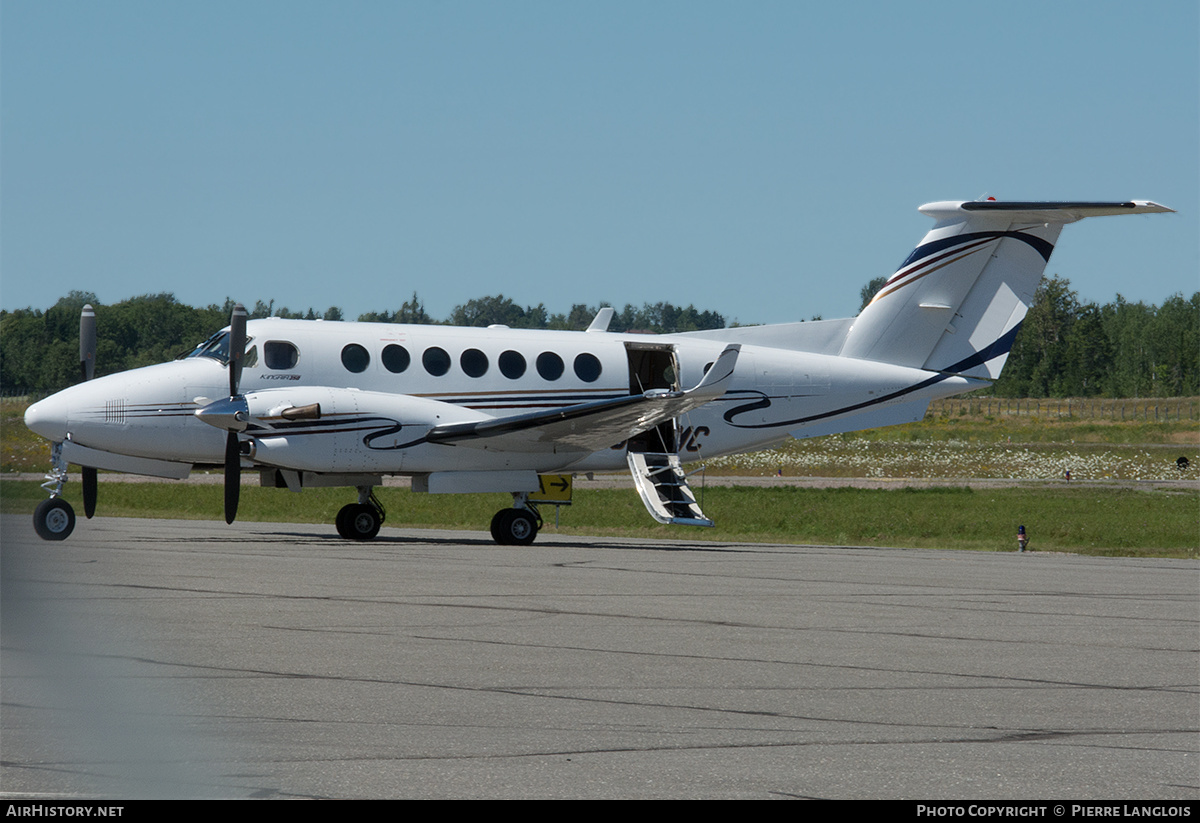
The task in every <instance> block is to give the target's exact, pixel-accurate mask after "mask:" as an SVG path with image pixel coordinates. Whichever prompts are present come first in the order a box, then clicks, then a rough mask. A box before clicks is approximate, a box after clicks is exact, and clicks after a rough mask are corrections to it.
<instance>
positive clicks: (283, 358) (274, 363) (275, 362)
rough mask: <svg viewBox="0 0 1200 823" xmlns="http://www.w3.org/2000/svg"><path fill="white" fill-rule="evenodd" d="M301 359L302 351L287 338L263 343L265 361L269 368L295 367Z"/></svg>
mask: <svg viewBox="0 0 1200 823" xmlns="http://www.w3.org/2000/svg"><path fill="white" fill-rule="evenodd" d="M299 361H300V352H299V351H297V349H296V347H295V346H294V345H292V344H291V343H289V342H287V341H286V340H268V341H267V342H265V343H263V362H264V363H266V366H267V368H268V369H275V370H282V369H291V368H295V366H296V363H298V362H299Z"/></svg>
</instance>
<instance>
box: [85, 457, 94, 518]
mask: <svg viewBox="0 0 1200 823" xmlns="http://www.w3.org/2000/svg"><path fill="white" fill-rule="evenodd" d="M82 479H83V514H84V516H85V517H87V518H88V519H89V520H91V519H92V515H94V514H95V513H96V470H95V469H93V468H92V467H91V466H84V467H83V478H82Z"/></svg>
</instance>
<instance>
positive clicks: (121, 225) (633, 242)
mask: <svg viewBox="0 0 1200 823" xmlns="http://www.w3.org/2000/svg"><path fill="white" fill-rule="evenodd" d="M1198 8H1200V4H1197V3H1196V2H1194V0H1174V1H1170V0H1169V1H1168V2H1147V3H1129V2H1098V1H1097V0H1088V1H1087V2H1077V1H1076V0H1067V1H1066V2H1053V3H1047V2H1026V1H1025V0H1014V1H1011V2H1005V3H962V2H951V3H946V2H913V3H892V2H888V3H884V2H879V3H867V2H847V3H827V2H826V3H816V2H797V1H796V0H792V1H791V2H766V1H765V0H754V1H753V2H744V1H740V2H697V1H696V0H692V1H690V2H558V1H557V0H556V1H554V2H534V1H532V0H530V1H522V0H507V1H505V2H500V0H494V1H493V2H470V1H469V0H463V1H461V2H399V1H398V0H395V1H392V0H389V1H388V2H382V0H378V1H375V2H337V3H334V2H295V0H289V2H264V1H262V0H259V1H258V2H253V1H251V2H225V1H224V0H204V2H184V1H183V0H181V1H180V2H159V1H158V0H154V1H153V2H128V0H108V1H107V2H91V1H90V0H89V1H88V2H75V1H72V2H40V1H39V2H34V0H3V1H2V4H0V38H2V39H0V71H2V73H0V83H2V85H0V306H2V307H3V308H6V309H15V308H23V307H26V306H33V307H36V308H46V307H48V306H50V305H52V304H53V303H54V301H55V300H57V299H58V298H59V297H61V296H63V295H65V294H66V293H67V292H69V291H71V290H84V291H92V292H95V293H96V294H97V295H98V297H99V299H100V301H101V302H103V303H112V302H117V301H119V300H122V299H124V298H126V297H131V296H134V295H138V294H146V293H157V292H164V291H166V292H173V293H174V294H175V295H176V296H177V297H178V298H179V299H180V300H181V301H183V302H185V303H189V304H192V305H207V304H209V303H221V302H223V301H224V299H225V298H226V297H227V296H228V297H232V298H234V299H237V300H241V301H243V302H246V303H250V304H252V303H253V302H254V301H255V300H259V299H262V300H267V299H274V300H275V301H276V305H277V306H287V307H289V308H292V309H301V310H303V309H307V308H309V307H313V308H316V309H318V310H323V309H325V308H326V307H328V306H331V305H336V306H340V307H341V308H342V309H343V311H344V312H345V314H346V315H347V317H349V318H353V317H356V316H357V315H358V314H360V313H362V312H365V311H371V310H382V309H395V308H398V307H399V306H400V304H401V303H402V302H403V301H405V300H406V299H408V298H409V297H410V296H411V294H412V293H413V291H414V290H415V291H416V292H418V293H419V295H420V296H421V298H422V299H423V300H424V302H425V304H426V308H427V310H428V311H429V312H430V313H431V314H432V315H434V316H435V317H444V316H446V315H448V314H449V313H450V311H451V309H452V308H453V307H454V306H455V305H456V304H458V303H462V302H464V301H466V300H467V299H469V298H472V297H481V296H483V295H488V294H497V293H503V294H505V295H507V296H509V297H512V298H513V299H515V300H516V301H517V302H518V303H520V304H522V305H528V304H537V303H539V302H542V303H545V304H546V307H547V308H548V309H549V310H550V311H552V312H554V311H563V312H565V311H567V310H568V309H569V308H570V306H571V304H572V303H588V304H596V303H599V302H600V301H608V302H610V303H612V304H615V305H617V306H618V307H620V306H622V305H624V304H625V303H627V302H628V303H634V304H635V305H640V304H642V303H644V302H658V301H669V302H672V303H675V304H677V305H687V304H688V303H694V304H695V305H696V306H697V308H700V309H714V310H717V311H720V312H722V313H723V314H724V315H725V316H726V318H727V319H728V320H729V321H733V320H738V321H740V322H743V323H750V322H782V321H788V320H797V319H801V318H809V317H811V316H813V315H822V316H824V317H826V318H831V317H844V316H849V315H851V314H854V313H855V311H856V310H857V308H858V294H859V289H860V288H861V287H862V285H863V284H864V283H865V282H866V281H868V280H869V279H870V278H872V277H874V276H877V275H880V274H890V273H891V272H892V271H893V270H894V269H895V267H896V266H897V265H898V264H899V263H900V261H901V260H902V259H903V258H904V257H905V256H906V255H907V254H908V252H909V251H910V250H911V249H912V247H913V245H915V243H916V242H917V241H918V240H919V239H920V237H921V236H922V234H923V233H924V231H925V230H926V229H927V228H928V226H929V225H930V221H929V220H928V218H925V217H923V216H922V215H920V214H919V213H917V211H916V208H917V206H918V205H920V204H921V203H925V202H929V201H933V200H944V199H973V198H977V197H981V196H987V195H991V196H995V197H997V198H998V199H1011V200H1016V199H1022V200H1024V199H1030V200H1034V199H1093V200H1094V199H1130V198H1145V199H1152V200H1156V201H1158V202H1161V203H1164V204H1166V205H1169V206H1171V207H1172V208H1175V209H1177V210H1178V211H1179V214H1177V215H1155V216H1144V217H1143V216H1139V217H1123V218H1101V219H1096V220H1090V221H1086V222H1084V223H1082V224H1080V225H1077V226H1070V227H1068V228H1067V229H1066V230H1065V232H1064V234H1063V238H1062V241H1061V244H1060V246H1059V249H1058V250H1057V251H1056V252H1055V255H1054V258H1053V259H1052V260H1051V262H1050V268H1049V270H1048V271H1049V272H1050V273H1057V274H1060V275H1062V276H1064V277H1067V278H1069V279H1070V280H1071V283H1072V286H1073V287H1074V288H1075V289H1076V290H1077V291H1078V292H1079V293H1080V295H1081V297H1083V298H1085V299H1091V300H1096V301H1101V302H1104V301H1109V300H1112V299H1113V298H1114V296H1115V295H1116V294H1117V293H1118V292H1120V293H1121V294H1123V295H1125V296H1126V297H1127V298H1128V299H1130V300H1134V301H1136V300H1145V301H1147V302H1154V303H1158V302H1161V301H1162V299H1164V298H1165V297H1167V296H1168V295H1170V294H1172V293H1174V292H1184V293H1185V295H1188V296H1190V295H1191V294H1192V293H1193V292H1194V291H1196V290H1197V289H1198V288H1200V274H1198V260H1200V242H1198V226H1200V222H1198V220H1197V215H1198V214H1200V203H1198V200H1200V167H1198V161H1200V113H1198V105H1200V88H1198V84H1200V79H1198V78H1200V58H1198V42H1200V19H1198Z"/></svg>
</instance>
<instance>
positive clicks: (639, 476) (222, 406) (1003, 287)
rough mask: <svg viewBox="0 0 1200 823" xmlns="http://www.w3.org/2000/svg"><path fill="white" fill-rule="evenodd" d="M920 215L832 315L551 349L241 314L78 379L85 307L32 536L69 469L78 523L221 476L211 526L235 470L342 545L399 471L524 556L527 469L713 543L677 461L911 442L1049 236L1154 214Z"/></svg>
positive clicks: (529, 522) (461, 335) (32, 418)
mask: <svg viewBox="0 0 1200 823" xmlns="http://www.w3.org/2000/svg"><path fill="white" fill-rule="evenodd" d="M921 211H922V213H924V214H926V215H928V216H930V217H932V218H933V219H934V220H936V221H937V222H936V225H935V226H934V227H933V229H932V230H930V232H929V233H928V234H927V235H926V236H925V238H924V239H923V240H922V241H921V244H920V245H919V246H917V248H916V250H915V251H913V253H912V254H911V255H909V257H908V259H907V260H905V261H904V263H903V264H902V265H901V266H900V268H899V270H897V271H896V273H895V274H893V275H892V276H891V278H890V279H889V280H888V281H887V283H886V284H885V285H884V286H883V287H882V288H881V289H880V290H879V293H878V294H876V295H875V297H874V299H873V300H872V301H871V303H870V304H869V305H868V306H867V307H866V308H864V309H863V310H862V312H861V313H860V314H859V315H858V316H857V317H854V318H848V319H845V320H821V321H813V322H807V323H804V322H802V323H788V324H783V325H773V326H751V327H741V328H730V329H720V330H716V331H701V332H689V333H685V334H664V335H656V336H648V335H639V334H614V333H609V332H608V331H606V329H607V327H608V323H609V320H610V319H611V317H612V314H613V310H612V309H610V308H605V309H601V310H600V312H599V314H597V315H596V318H595V320H593V321H592V324H591V326H590V327H589V328H588V329H587V331H584V332H560V331H531V330H519V329H510V328H507V327H503V326H491V327H488V328H452V327H445V326H402V325H391V324H385V323H344V322H320V321H315V322H314V321H298V320H281V319H278V318H268V319H265V320H254V321H251V322H247V321H246V312H245V310H244V309H243V308H242V307H241V306H240V305H239V306H237V307H235V309H234V312H233V318H232V322H231V323H230V326H229V328H227V329H224V330H222V331H220V332H218V333H217V334H215V335H213V336H212V337H211V338H209V339H208V340H207V341H205V342H204V343H202V344H201V345H199V346H198V347H197V348H196V349H195V350H194V351H193V352H192V353H191V354H189V355H187V356H186V357H184V358H182V359H180V360H177V361H174V362H171V363H163V364H161V365H157V366H149V367H147V368H141V369H134V370H132V371H128V372H123V373H121V374H114V375H111V376H108V377H101V378H97V379H89V378H91V376H92V374H91V370H92V365H93V362H94V357H95V317H94V314H93V312H92V310H91V307H85V309H84V314H83V317H82V318H81V321H80V358H81V367H82V370H83V377H84V382H83V383H81V384H79V385H77V386H73V387H71V388H69V389H65V390H64V391H61V392H59V393H58V394H55V395H53V396H52V397H49V398H47V399H45V400H42V401H40V402H38V403H35V404H34V405H32V406H30V407H29V410H28V411H27V412H26V414H25V423H26V425H28V426H29V428H31V429H32V430H33V431H35V432H37V433H38V434H40V435H41V436H43V437H45V438H47V439H48V440H50V441H51V442H52V444H53V448H52V462H53V468H52V472H51V474H49V475H48V476H47V481H48V482H47V483H46V484H45V487H46V488H47V489H48V490H49V491H50V495H51V496H50V499H49V500H46V501H43V502H42V504H41V505H39V506H38V509H37V512H36V513H35V515H34V527H35V528H36V529H37V532H38V534H40V535H41V536H42V537H44V538H46V539H48V540H61V539H63V538H65V537H66V536H67V535H68V534H70V533H71V530H72V529H73V528H74V526H75V515H74V512H73V511H72V509H71V506H70V505H69V504H68V503H67V502H66V501H65V500H63V499H62V497H60V496H59V495H60V493H61V491H62V486H63V483H64V482H65V481H66V479H67V466H68V464H75V465H78V466H81V467H83V473H82V477H83V498H84V507H85V510H86V513H87V516H88V517H91V516H92V514H93V512H94V511H95V505H96V487H97V483H96V471H97V469H105V470H109V471H118V472H130V473H134V474H141V475H150V476H158V477H170V478H178V479H182V478H185V477H187V475H188V473H189V472H190V471H191V470H192V469H193V468H194V467H197V466H221V465H223V466H224V471H225V519H226V521H227V522H230V523H232V522H233V519H234V516H235V514H236V511H237V502H238V490H239V488H240V476H241V472H242V471H243V470H244V469H257V470H258V471H259V472H260V473H261V482H262V483H263V484H264V485H268V486H278V487H284V486H286V487H287V488H289V489H291V490H292V491H297V492H298V491H300V490H301V489H303V488H304V487H306V486H348V487H354V488H356V489H357V491H358V501H357V502H356V503H351V504H349V505H347V506H346V507H344V508H343V509H342V510H341V511H340V512H339V514H338V516H337V530H338V533H339V534H340V535H341V536H342V537H345V538H348V539H354V540H369V539H371V538H373V537H374V536H375V535H376V534H377V533H378V531H379V527H380V524H381V523H382V522H383V519H384V513H383V509H382V507H381V506H380V505H379V502H378V500H377V499H376V497H375V495H374V494H373V491H372V490H373V488H374V487H375V486H378V485H380V484H381V483H382V482H383V477H384V476H385V475H407V476H410V477H411V478H412V484H413V488H414V490H416V491H422V492H430V493H448V492H511V493H512V496H513V502H514V505H513V507H512V508H508V509H502V510H501V511H499V512H497V513H496V516H495V517H494V518H493V519H492V524H491V530H492V536H493V537H494V538H495V540H496V541H497V542H498V543H503V544H528V543H531V542H533V539H534V538H535V537H536V535H537V531H538V528H539V526H540V523H541V518H540V516H539V514H538V511H537V506H536V504H534V503H533V502H531V501H530V499H529V495H530V492H533V491H536V490H537V489H538V487H539V481H538V475H539V474H547V473H555V474H557V473H581V472H592V471H610V470H617V469H621V468H625V467H627V468H628V469H629V471H630V472H631V473H632V475H633V481H634V485H635V486H636V487H637V489H638V492H639V493H640V495H641V497H642V500H643V502H644V503H645V504H646V508H647V509H648V510H649V512H650V514H651V515H653V516H654V518H655V519H656V520H658V521H659V522H662V523H682V524H690V525H708V526H711V525H712V522H711V521H710V520H708V519H707V518H705V516H704V515H703V513H702V512H701V511H700V508H699V506H697V504H696V500H695V498H694V496H693V495H692V493H691V491H690V489H689V488H688V485H687V480H686V476H685V474H684V471H683V469H682V468H681V458H682V459H688V460H690V459H698V458H699V457H700V456H701V455H703V456H718V455H724V454H731V453H735V452H745V451H753V450H757V449H765V448H768V447H771V446H774V445H776V444H779V443H781V442H782V441H784V440H785V439H787V438H788V437H814V436H817V435H825V434H831V433H836V432H846V431H854V430H857V429H866V428H872V427H875V426H886V425H893V424H898V423H909V422H912V421H915V420H920V419H921V417H922V416H923V415H924V413H925V409H926V407H927V406H928V404H929V402H930V400H933V399H934V398H939V397H946V396H949V395H954V394H959V393H962V392H966V391H971V390H972V389H977V388H980V387H982V386H987V385H989V384H990V383H991V381H994V380H995V379H996V378H997V377H999V375H1000V369H1001V367H1002V366H1003V365H1004V361H1005V359H1006V358H1007V356H1008V352H1009V350H1010V349H1011V348H1012V344H1013V338H1014V337H1015V336H1016V334H1017V330H1018V329H1019V328H1020V326H1021V322H1022V320H1023V318H1024V317H1025V312H1026V310H1027V309H1028V307H1029V306H1030V304H1031V303H1032V301H1033V295H1034V290H1035V288H1036V287H1037V284H1038V281H1039V280H1040V279H1041V276H1042V272H1043V270H1044V269H1045V267H1046V263H1047V261H1048V260H1049V259H1050V253H1051V251H1052V250H1053V249H1054V244H1055V242H1056V241H1057V239H1058V235H1059V232H1060V231H1061V230H1062V227H1063V226H1064V225H1065V224H1067V223H1072V222H1074V221H1076V220H1080V219H1082V218H1084V217H1093V216H1099V215H1117V214H1148V213H1154V212H1169V211H1171V209H1168V208H1166V207H1164V206H1160V205H1158V204H1156V203H1152V202H1148V201H1141V200H1137V201H1130V202H1124V203H1108V202H1104V203H1091V202H1047V203H1042V202H1013V203H1000V202H996V201H994V200H987V201H975V202H942V203H931V204H929V205H926V206H922V207H921ZM689 387H690V388H689Z"/></svg>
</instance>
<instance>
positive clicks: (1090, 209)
mask: <svg viewBox="0 0 1200 823" xmlns="http://www.w3.org/2000/svg"><path fill="white" fill-rule="evenodd" d="M920 211H921V213H922V214H925V215H928V216H930V217H932V218H934V219H935V220H936V221H937V224H936V225H935V226H934V227H933V228H932V229H931V230H930V231H929V233H928V234H926V235H925V238H924V239H923V240H922V241H921V243H920V245H918V246H917V248H916V249H915V250H914V251H913V253H912V254H910V255H909V256H908V259H907V260H905V261H904V263H903V264H901V266H900V268H899V269H897V271H896V273H895V274H893V275H892V276H891V277H890V278H888V280H887V282H886V283H884V285H883V287H882V288H880V290H879V292H878V293H877V294H876V295H875V297H874V298H873V299H872V300H871V302H870V303H869V304H868V305H867V306H866V308H864V309H863V310H862V312H861V313H860V314H859V315H858V317H856V318H855V319H854V323H853V325H852V326H851V327H850V330H849V331H848V332H847V334H846V339H845V341H844V342H843V344H842V348H841V352H840V353H841V355H842V356H843V357H855V358H860V359H863V360H875V361H879V362H883V363H894V364H896V365H898V366H910V367H913V368H920V369H925V370H927V371H935V372H944V373H951V374H959V375H963V376H965V377H977V378H982V379H988V380H994V379H996V378H997V377H999V375H1000V369H1001V368H1002V367H1003V365H1004V362H1005V360H1006V359H1007V358H1008V353H1009V351H1010V350H1011V349H1012V345H1013V340H1014V339H1015V338H1016V334H1017V331H1018V330H1019V329H1020V326H1021V322H1022V321H1023V320H1024V319H1025V313H1026V312H1027V311H1028V309H1029V307H1030V306H1031V305H1033V298H1034V292H1035V291H1036V289H1037V285H1038V282H1039V281H1040V280H1041V279H1042V272H1043V271H1045V268H1046V264H1047V263H1048V262H1049V260H1050V254H1051V253H1052V252H1053V251H1054V246H1055V243H1056V242H1057V241H1058V236H1059V233H1060V232H1061V231H1062V228H1063V226H1065V225H1067V224H1068V223H1074V222H1075V221H1077V220H1082V219H1084V218H1086V217H1101V216H1106V215H1121V214H1156V213H1161V212H1169V211H1171V209H1169V208H1167V207H1166V206H1161V205H1159V204H1158V203H1153V202H1150V201H1148V200H1128V201H1121V202H1092V201H1087V202H1082V201H1051V202H1031V201H1016V202H1008V203H1001V202H997V201H995V200H985V201H975V202H962V201H947V202H939V203H929V204H926V205H924V206H922V207H921V209H920Z"/></svg>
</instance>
